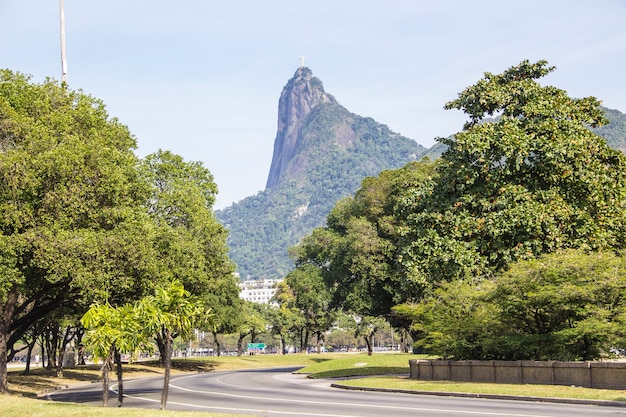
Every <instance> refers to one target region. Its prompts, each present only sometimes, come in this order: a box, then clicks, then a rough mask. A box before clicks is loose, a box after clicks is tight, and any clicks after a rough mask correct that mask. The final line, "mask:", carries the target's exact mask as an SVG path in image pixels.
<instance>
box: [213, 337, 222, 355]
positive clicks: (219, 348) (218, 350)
mask: <svg viewBox="0 0 626 417" xmlns="http://www.w3.org/2000/svg"><path fill="white" fill-rule="evenodd" d="M213 341H214V342H215V349H216V350H217V356H222V345H221V344H220V342H219V340H217V333H215V332H213Z"/></svg>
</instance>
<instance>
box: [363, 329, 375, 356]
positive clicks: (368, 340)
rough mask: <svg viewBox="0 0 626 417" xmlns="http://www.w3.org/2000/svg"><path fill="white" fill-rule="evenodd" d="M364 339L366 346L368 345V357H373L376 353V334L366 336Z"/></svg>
mask: <svg viewBox="0 0 626 417" xmlns="http://www.w3.org/2000/svg"><path fill="white" fill-rule="evenodd" d="M363 339H365V344H366V345H367V356H372V353H373V352H374V346H373V345H374V334H373V333H372V334H371V335H366V336H365V337H364V338H363Z"/></svg>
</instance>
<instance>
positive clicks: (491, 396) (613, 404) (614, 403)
mask: <svg viewBox="0 0 626 417" xmlns="http://www.w3.org/2000/svg"><path fill="white" fill-rule="evenodd" d="M330 386H331V387H333V388H339V389H345V390H351V391H371V392H396V393H400V394H413V395H433V396H439V397H463V398H485V399H491V400H513V401H530V402H544V403H560V404H579V405H598V406H605V407H609V406H610V407H626V402H622V401H605V400H584V399H578V398H546V397H527V396H517V395H501V394H473V393H469V392H442V391H416V390H403V389H394V388H370V387H355V386H351V385H343V384H337V383H332V384H330Z"/></svg>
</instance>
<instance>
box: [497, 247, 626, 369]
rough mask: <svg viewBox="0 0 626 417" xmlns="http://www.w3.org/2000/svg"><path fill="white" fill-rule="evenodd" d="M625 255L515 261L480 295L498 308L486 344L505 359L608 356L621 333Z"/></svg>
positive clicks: (625, 309) (574, 253) (625, 314)
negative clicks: (496, 328)
mask: <svg viewBox="0 0 626 417" xmlns="http://www.w3.org/2000/svg"><path fill="white" fill-rule="evenodd" d="M624 256H625V254H624V252H623V251H620V252H618V253H615V252H591V253H586V252H584V251H581V250H568V251H565V252H560V253H555V254H550V255H545V256H542V257H540V258H539V259H536V260H529V261H522V262H518V263H515V264H514V265H512V267H511V268H510V269H509V270H508V271H506V272H505V273H503V274H502V275H500V276H498V277H496V279H495V286H494V287H492V288H493V289H492V291H491V292H489V293H488V294H487V296H486V297H485V300H486V302H487V303H489V304H492V305H493V306H494V307H496V308H497V309H498V311H499V314H498V315H497V317H498V320H499V322H500V329H501V331H500V332H499V334H498V337H497V338H494V340H492V341H491V344H493V345H494V348H495V346H497V349H498V351H499V352H500V356H501V357H505V358H510V359H517V358H519V359H527V358H528V359H538V360H541V359H560V360H594V359H598V358H601V357H603V356H607V355H608V353H609V350H610V348H612V347H615V346H622V345H623V343H624V341H625V337H626V332H625V331H624V328H625V327H624V326H625V324H626V301H625V300H626V258H625V257H624Z"/></svg>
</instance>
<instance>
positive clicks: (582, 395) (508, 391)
mask: <svg viewBox="0 0 626 417" xmlns="http://www.w3.org/2000/svg"><path fill="white" fill-rule="evenodd" d="M340 383H341V384H342V385H348V386H353V387H366V388H387V389H400V390H408V391H434V392H462V393H472V394H498V395H514V396H525V397H542V398H575V399H585V400H604V401H622V402H626V391H621V390H610V389H597V388H582V387H570V386H563V385H531V384H525V385H517V384H485V383H477V382H451V381H419V380H415V379H409V378H408V377H399V376H398V377H374V378H361V379H350V380H345V381H340Z"/></svg>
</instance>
